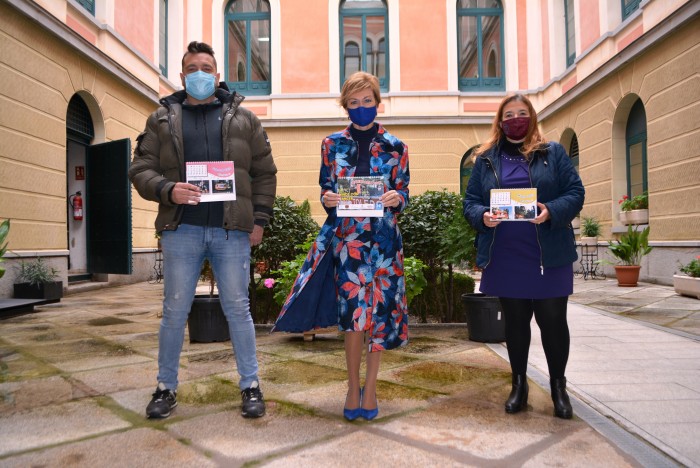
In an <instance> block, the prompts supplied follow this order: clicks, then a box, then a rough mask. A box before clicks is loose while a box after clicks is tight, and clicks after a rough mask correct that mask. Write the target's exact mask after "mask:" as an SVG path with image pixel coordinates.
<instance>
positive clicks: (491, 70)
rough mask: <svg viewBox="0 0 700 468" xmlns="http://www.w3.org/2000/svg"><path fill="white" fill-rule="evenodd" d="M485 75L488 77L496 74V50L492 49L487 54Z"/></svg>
mask: <svg viewBox="0 0 700 468" xmlns="http://www.w3.org/2000/svg"><path fill="white" fill-rule="evenodd" d="M486 76H487V77H488V78H493V77H495V76H498V65H497V64H496V51H495V50H492V51H491V53H490V54H489V62H488V66H487V67H486Z"/></svg>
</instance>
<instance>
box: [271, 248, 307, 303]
mask: <svg viewBox="0 0 700 468" xmlns="http://www.w3.org/2000/svg"><path fill="white" fill-rule="evenodd" d="M314 239H315V236H309V237H307V238H306V242H304V243H303V244H301V245H299V246H298V247H299V250H300V253H298V254H297V256H296V257H294V258H293V259H291V260H286V261H284V262H282V264H281V265H280V268H279V269H277V270H273V271H272V272H271V273H272V274H273V275H274V276H275V285H274V291H275V292H274V299H275V302H276V303H277V304H278V305H279V306H280V307H281V306H283V305H284V301H285V300H286V299H287V295H289V291H291V290H292V286H294V280H295V279H296V278H297V275H298V274H299V271H301V267H302V265H304V261H305V260H306V256H307V255H308V253H309V250H310V249H311V246H312V245H313V243H314Z"/></svg>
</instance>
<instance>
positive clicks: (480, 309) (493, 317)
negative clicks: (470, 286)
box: [462, 293, 506, 343]
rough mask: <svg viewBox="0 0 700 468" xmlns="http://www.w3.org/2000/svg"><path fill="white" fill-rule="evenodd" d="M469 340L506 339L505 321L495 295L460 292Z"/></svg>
mask: <svg viewBox="0 0 700 468" xmlns="http://www.w3.org/2000/svg"><path fill="white" fill-rule="evenodd" d="M462 304H464V310H465V312H466V315H467V330H469V339H470V340H471V341H480V342H483V343H500V342H501V341H505V340H506V322H505V317H504V316H503V312H502V311H501V303H500V302H499V300H498V298H497V297H492V296H487V295H485V294H481V293H473V294H462Z"/></svg>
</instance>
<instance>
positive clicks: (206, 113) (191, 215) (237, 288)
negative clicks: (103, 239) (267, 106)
mask: <svg viewBox="0 0 700 468" xmlns="http://www.w3.org/2000/svg"><path fill="white" fill-rule="evenodd" d="M216 70H217V68H216V60H215V59H214V51H213V50H212V48H211V46H209V45H208V44H204V43H202V42H196V41H193V42H191V43H190V44H189V45H188V47H187V52H186V53H185V54H184V56H183V58H182V73H181V74H180V77H181V79H182V84H183V86H184V87H185V90H184V91H178V92H176V93H174V94H172V95H170V96H168V97H165V98H163V99H161V101H160V103H161V107H159V108H158V109H157V110H156V111H155V112H154V113H153V114H151V116H150V117H149V118H148V120H147V122H146V129H145V130H144V131H143V132H142V133H141V134H140V135H139V136H138V138H137V146H136V149H135V151H134V159H133V161H132V163H131V167H130V169H129V178H130V179H131V182H132V183H133V184H134V187H135V188H136V190H137V191H138V193H139V194H140V195H141V196H142V197H143V198H145V199H146V200H151V201H155V202H157V203H158V216H157V217H156V222H155V225H156V231H157V232H159V233H160V234H161V247H162V250H163V278H164V286H165V287H164V298H163V318H162V320H161V325H160V332H159V349H158V386H157V387H156V391H155V393H154V394H153V398H152V399H151V402H150V403H149V404H148V407H147V408H146V415H147V416H148V417H149V418H167V417H168V416H170V413H171V411H172V409H173V408H175V406H177V400H176V396H177V384H178V380H177V374H178V367H179V362H180V353H181V351H182V344H183V341H184V336H185V325H186V323H187V316H188V315H189V312H190V307H191V305H192V301H193V299H194V295H195V289H196V286H197V281H198V279H199V273H200V269H201V265H202V262H203V261H204V259H205V258H208V259H209V261H210V263H211V265H212V268H213V270H214V274H215V276H216V279H217V285H218V289H219V298H220V301H221V306H222V308H223V310H224V314H225V315H226V319H227V320H228V326H229V332H230V335H231V341H232V343H233V347H234V354H235V357H236V364H237V368H238V373H239V375H240V382H239V386H240V388H241V397H242V400H243V404H242V412H241V413H242V415H243V416H244V417H252V418H257V417H260V416H262V415H264V414H265V402H264V400H263V394H262V392H261V390H260V384H259V381H258V361H257V357H256V350H255V328H254V326H253V319H252V317H251V315H250V308H249V301H248V283H249V269H250V248H251V246H254V245H257V244H259V243H260V242H261V240H262V236H263V229H264V227H265V225H266V224H267V223H268V221H269V219H270V216H271V215H272V205H273V203H274V199H275V190H276V185H277V179H276V175H275V174H276V173H277V168H276V167H275V163H274V161H273V159H272V153H271V150H270V143H269V141H268V140H267V135H266V134H265V132H264V130H263V128H262V125H261V124H260V121H259V120H258V119H257V117H255V115H254V114H253V113H252V112H250V111H249V110H247V109H245V108H243V107H241V106H240V104H241V101H243V99H244V98H243V96H241V95H239V94H236V93H235V92H234V93H230V92H229V91H228V88H227V87H226V84H225V83H219V74H218V73H217V71H216ZM204 161H233V169H234V180H235V183H234V186H235V200H227V201H207V202H206V203H205V202H202V191H201V189H200V186H199V185H195V184H190V183H188V182H187V178H186V172H185V167H186V166H185V164H186V163H187V162H204ZM221 164H223V165H224V166H225V165H226V163H221ZM214 190H215V187H212V190H210V192H211V191H214Z"/></svg>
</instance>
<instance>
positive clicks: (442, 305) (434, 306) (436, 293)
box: [408, 271, 474, 323]
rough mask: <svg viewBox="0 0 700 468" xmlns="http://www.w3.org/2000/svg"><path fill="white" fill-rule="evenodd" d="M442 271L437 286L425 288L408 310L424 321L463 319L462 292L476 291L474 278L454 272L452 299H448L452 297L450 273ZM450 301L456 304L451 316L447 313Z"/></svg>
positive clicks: (448, 321)
mask: <svg viewBox="0 0 700 468" xmlns="http://www.w3.org/2000/svg"><path fill="white" fill-rule="evenodd" d="M441 273H442V274H439V275H438V276H437V282H436V286H435V287H434V288H426V289H424V290H423V292H422V293H421V294H419V295H418V296H416V297H415V298H414V299H413V302H411V306H410V307H409V308H408V312H409V313H410V314H411V315H413V316H415V317H417V318H418V320H419V321H420V322H422V323H426V322H427V321H428V319H430V320H431V321H436V322H443V323H450V322H455V321H457V322H462V321H463V319H462V317H463V316H462V312H461V310H462V309H461V307H462V306H461V297H462V294H466V293H473V292H474V278H472V277H471V276H469V275H465V274H462V273H454V274H453V276H452V282H453V284H452V299H451V301H448V298H449V297H450V296H449V294H450V293H449V290H450V287H449V284H448V283H449V275H448V272H447V271H443V272H441ZM449 302H451V303H452V304H453V305H454V307H453V308H452V309H451V313H452V315H450V316H448V315H446V314H447V312H448V311H449V310H450V309H449V308H448V307H447V304H448V303H449Z"/></svg>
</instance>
